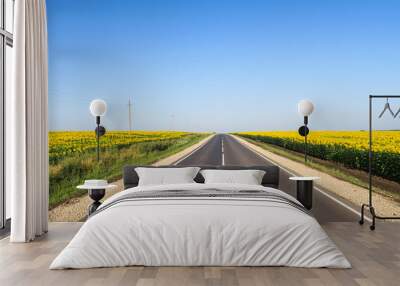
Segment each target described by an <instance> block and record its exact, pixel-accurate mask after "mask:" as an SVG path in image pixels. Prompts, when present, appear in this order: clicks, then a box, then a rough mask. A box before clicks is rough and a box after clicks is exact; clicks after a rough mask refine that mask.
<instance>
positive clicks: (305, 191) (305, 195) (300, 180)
mask: <svg viewBox="0 0 400 286" xmlns="http://www.w3.org/2000/svg"><path fill="white" fill-rule="evenodd" d="M318 179H319V177H290V178H289V180H292V181H296V187H297V188H296V197H297V200H298V201H299V202H300V203H302V204H303V206H304V207H305V208H306V209H308V210H311V209H312V202H313V183H314V181H315V180H318Z"/></svg>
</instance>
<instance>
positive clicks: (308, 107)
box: [297, 99, 314, 163]
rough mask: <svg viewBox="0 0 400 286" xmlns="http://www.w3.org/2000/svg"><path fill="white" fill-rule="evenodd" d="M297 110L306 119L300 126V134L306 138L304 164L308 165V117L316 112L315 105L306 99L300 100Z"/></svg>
mask: <svg viewBox="0 0 400 286" xmlns="http://www.w3.org/2000/svg"><path fill="white" fill-rule="evenodd" d="M297 110H298V112H299V114H300V115H301V116H303V117H304V125H303V126H300V128H299V134H300V135H301V136H303V137H304V163H307V135H308V133H310V130H309V129H308V126H307V125H308V117H309V116H310V115H311V113H312V112H313V111H314V104H313V103H312V102H311V101H309V100H306V99H303V100H300V101H299V103H298V105H297Z"/></svg>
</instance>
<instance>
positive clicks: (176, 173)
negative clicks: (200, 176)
mask: <svg viewBox="0 0 400 286" xmlns="http://www.w3.org/2000/svg"><path fill="white" fill-rule="evenodd" d="M199 170H200V168H198V167H186V168H145V167H138V168H135V171H136V173H137V174H138V176H139V184H138V185H139V186H150V185H169V184H187V183H194V180H193V179H194V178H195V177H196V175H197V173H198V172H199Z"/></svg>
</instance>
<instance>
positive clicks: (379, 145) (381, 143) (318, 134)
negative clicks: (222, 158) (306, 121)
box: [238, 131, 400, 153]
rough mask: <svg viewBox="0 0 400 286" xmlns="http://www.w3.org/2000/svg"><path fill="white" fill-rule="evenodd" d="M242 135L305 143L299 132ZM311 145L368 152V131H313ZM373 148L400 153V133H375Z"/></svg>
mask: <svg viewBox="0 0 400 286" xmlns="http://www.w3.org/2000/svg"><path fill="white" fill-rule="evenodd" d="M238 134H240V135H251V136H264V137H272V138H282V139H287V140H292V141H296V142H299V143H302V142H304V138H303V137H301V136H300V135H299V134H298V133H297V131H266V132H240V133H238ZM308 142H309V143H310V144H319V145H342V146H344V147H346V148H351V149H362V150H368V144H369V143H368V142H369V140H368V132H367V131H311V132H310V134H309V136H308ZM373 148H374V151H375V152H393V153H400V131H374V132H373Z"/></svg>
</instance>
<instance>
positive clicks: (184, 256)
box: [50, 166, 351, 269]
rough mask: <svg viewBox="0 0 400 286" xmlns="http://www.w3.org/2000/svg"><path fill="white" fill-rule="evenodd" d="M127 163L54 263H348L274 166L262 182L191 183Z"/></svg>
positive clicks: (62, 265) (63, 265)
mask: <svg viewBox="0 0 400 286" xmlns="http://www.w3.org/2000/svg"><path fill="white" fill-rule="evenodd" d="M136 167H137V166H127V167H125V168H124V175H123V181H124V187H125V190H124V191H122V192H120V193H117V194H115V195H114V196H112V197H110V198H108V199H107V200H106V201H105V202H104V203H103V204H102V205H101V206H100V207H99V209H98V210H97V211H96V212H95V213H94V215H92V216H91V217H89V218H88V220H87V221H86V222H85V223H84V225H83V226H82V227H81V229H80V230H79V232H78V233H77V234H76V235H75V237H74V238H73V239H72V240H71V242H70V243H69V244H68V245H67V246H66V247H65V249H64V250H63V251H62V252H61V253H60V254H59V255H58V256H57V257H56V259H55V260H54V261H53V262H52V264H51V265H50V269H66V268H93V267H117V266H132V265H144V266H291V267H309V268H315V267H329V268H350V267H351V265H350V263H349V262H348V260H347V259H346V258H345V256H344V255H343V253H342V252H341V251H340V250H339V249H338V248H337V247H336V245H335V244H334V242H333V241H331V239H330V238H329V237H328V236H327V234H326V233H325V231H324V230H323V229H322V228H321V226H320V225H319V224H318V222H317V221H316V220H315V218H314V217H313V216H312V215H311V214H310V213H309V212H308V211H307V210H306V209H305V208H304V207H303V206H302V205H301V204H300V203H299V202H298V201H297V200H296V199H294V198H293V197H291V196H289V195H287V194H286V193H284V192H282V191H280V190H278V186H279V168H278V167H274V166H250V167H229V166H223V167H207V166H202V167H200V168H201V169H202V170H205V169H224V170H245V169H248V170H263V171H265V175H263V177H262V180H261V184H260V185H246V184H221V183H204V178H203V176H202V175H201V174H200V173H198V174H197V175H196V177H195V178H194V182H193V183H185V184H160V185H151V186H138V183H139V176H138V174H137V172H136V171H135V170H137V169H136Z"/></svg>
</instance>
